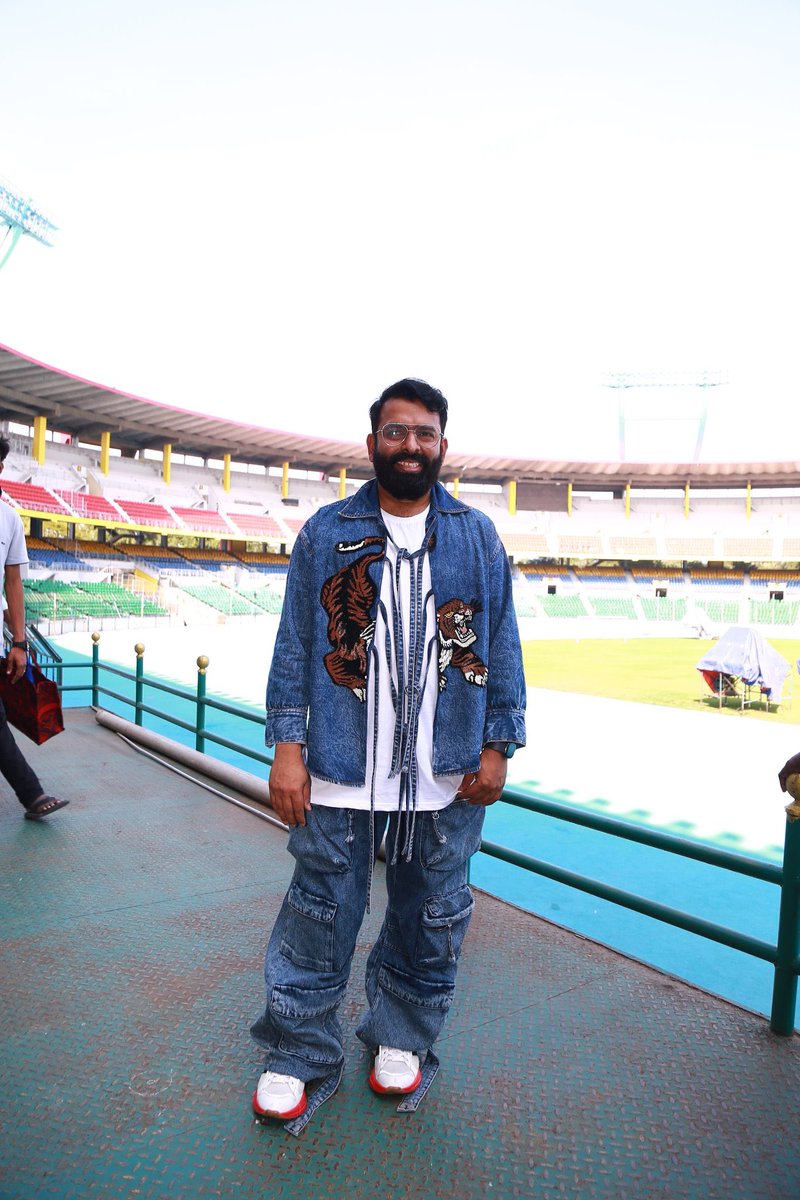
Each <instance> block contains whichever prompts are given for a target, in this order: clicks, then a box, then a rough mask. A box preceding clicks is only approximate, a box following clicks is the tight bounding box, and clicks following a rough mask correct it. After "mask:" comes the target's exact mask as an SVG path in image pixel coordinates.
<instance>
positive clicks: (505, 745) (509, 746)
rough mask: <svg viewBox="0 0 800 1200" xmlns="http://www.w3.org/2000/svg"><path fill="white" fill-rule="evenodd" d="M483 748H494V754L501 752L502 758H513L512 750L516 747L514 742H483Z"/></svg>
mask: <svg viewBox="0 0 800 1200" xmlns="http://www.w3.org/2000/svg"><path fill="white" fill-rule="evenodd" d="M483 748H484V750H494V752H495V753H496V754H502V756H503V758H513V756H514V751H515V750H516V748H517V743H516V742H485V743H484V746H483Z"/></svg>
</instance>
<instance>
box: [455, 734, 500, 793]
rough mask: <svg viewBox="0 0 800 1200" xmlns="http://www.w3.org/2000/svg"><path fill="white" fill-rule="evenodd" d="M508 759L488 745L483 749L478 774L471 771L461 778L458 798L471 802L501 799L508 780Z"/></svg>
mask: <svg viewBox="0 0 800 1200" xmlns="http://www.w3.org/2000/svg"><path fill="white" fill-rule="evenodd" d="M507 770H508V759H507V758H506V756H505V755H504V754H499V753H498V751H497V750H490V749H489V748H488V746H486V747H484V749H483V750H482V751H481V765H480V769H479V770H478V773H477V775H473V774H472V773H469V774H467V775H465V776H464V778H463V779H462V780H461V786H460V787H459V789H458V792H457V794H456V800H466V801H467V802H468V803H469V804H494V802H495V801H496V800H499V799H500V794H501V792H502V791H503V788H504V786H505V782H506V771H507Z"/></svg>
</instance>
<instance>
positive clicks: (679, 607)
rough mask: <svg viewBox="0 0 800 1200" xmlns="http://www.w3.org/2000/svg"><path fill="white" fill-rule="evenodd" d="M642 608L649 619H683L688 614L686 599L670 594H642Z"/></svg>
mask: <svg viewBox="0 0 800 1200" xmlns="http://www.w3.org/2000/svg"><path fill="white" fill-rule="evenodd" d="M641 600H642V610H643V612H644V615H645V617H646V619H647V620H648V621H682V620H683V618H684V617H685V616H686V601H685V600H684V599H682V598H677V599H675V600H672V599H670V598H669V597H668V596H664V597H661V596H642V598H641Z"/></svg>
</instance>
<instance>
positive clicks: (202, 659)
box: [194, 654, 208, 754]
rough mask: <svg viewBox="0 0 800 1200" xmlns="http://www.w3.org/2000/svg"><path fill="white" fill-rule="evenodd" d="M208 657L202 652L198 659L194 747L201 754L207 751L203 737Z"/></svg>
mask: <svg viewBox="0 0 800 1200" xmlns="http://www.w3.org/2000/svg"><path fill="white" fill-rule="evenodd" d="M207 670H208V658H207V657H206V655H205V654H201V655H200V656H199V658H198V659H197V715H196V717H195V726H196V730H197V732H196V734H195V740H194V748H195V750H197V751H199V753H200V754H205V752H206V739H205V738H204V737H203V734H204V732H205V728H206V671H207Z"/></svg>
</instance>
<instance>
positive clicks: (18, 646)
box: [11, 638, 28, 654]
mask: <svg viewBox="0 0 800 1200" xmlns="http://www.w3.org/2000/svg"><path fill="white" fill-rule="evenodd" d="M11 649H12V650H24V651H25V653H26V654H27V653H28V639H27V638H26V639H25V641H23V642H12V643H11Z"/></svg>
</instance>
